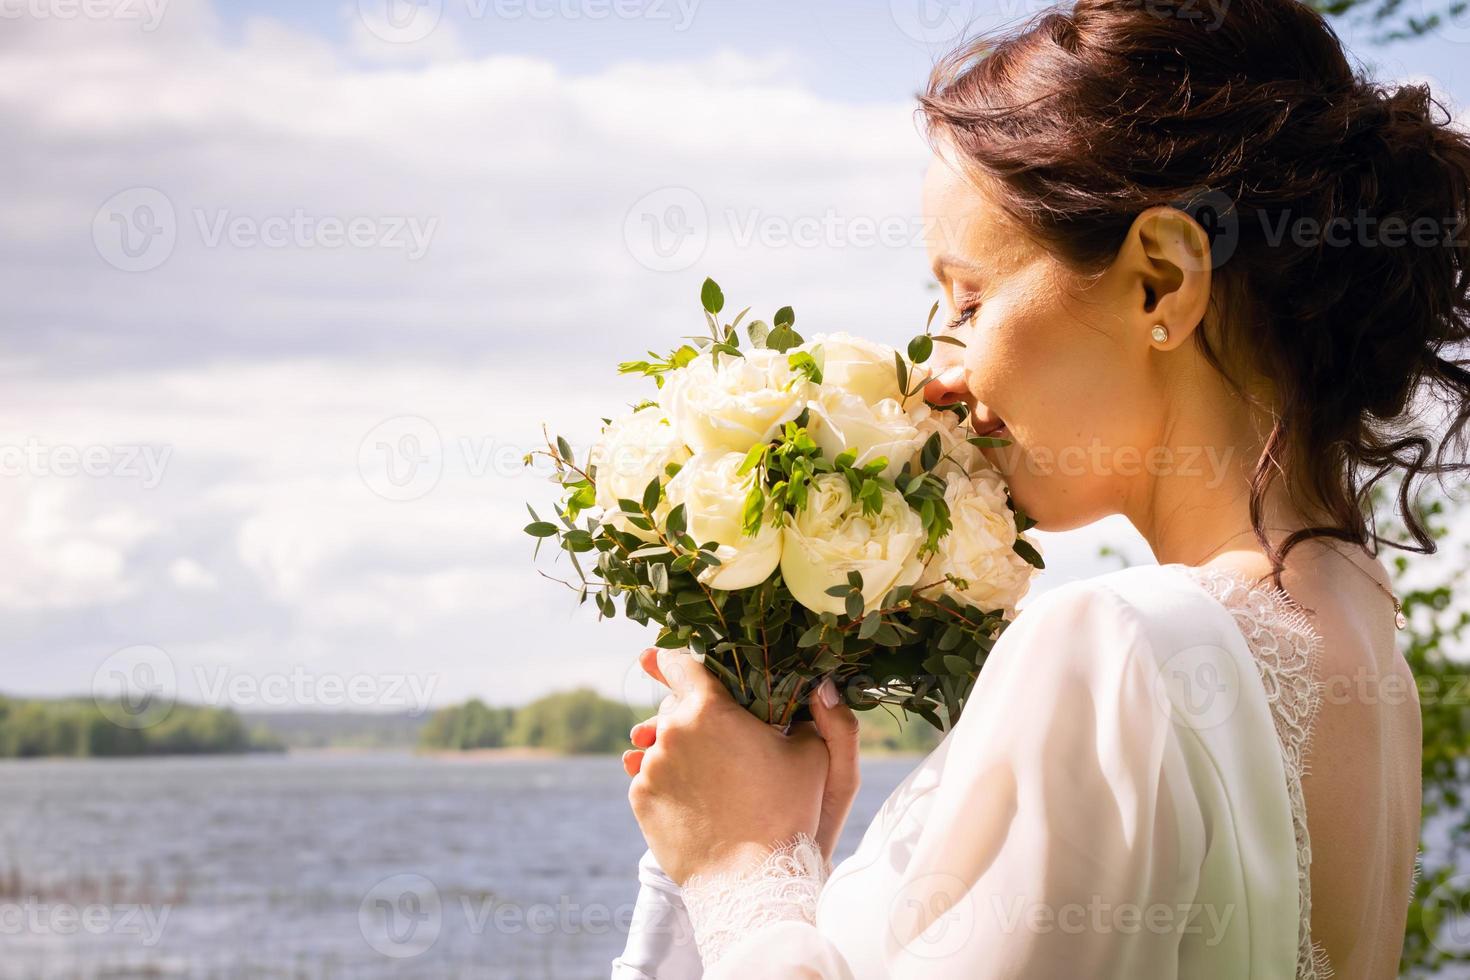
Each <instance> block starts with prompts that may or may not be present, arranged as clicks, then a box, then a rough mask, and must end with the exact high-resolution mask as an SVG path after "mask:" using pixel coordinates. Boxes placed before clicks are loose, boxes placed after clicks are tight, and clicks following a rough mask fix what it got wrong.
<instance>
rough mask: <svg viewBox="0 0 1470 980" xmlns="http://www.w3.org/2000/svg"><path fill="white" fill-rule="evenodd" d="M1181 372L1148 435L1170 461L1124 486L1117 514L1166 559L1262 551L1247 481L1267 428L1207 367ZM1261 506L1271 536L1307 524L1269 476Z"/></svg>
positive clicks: (1191, 561)
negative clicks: (1159, 420)
mask: <svg viewBox="0 0 1470 980" xmlns="http://www.w3.org/2000/svg"><path fill="white" fill-rule="evenodd" d="M1187 370H1188V372H1189V373H1188V375H1187V377H1186V378H1185V379H1181V380H1176V381H1171V382H1170V383H1169V384H1168V385H1167V386H1166V390H1169V394H1170V395H1171V396H1172V397H1169V398H1168V399H1167V401H1168V403H1169V405H1170V406H1171V408H1170V410H1169V411H1167V412H1165V413H1164V422H1163V424H1162V425H1160V427H1159V430H1158V432H1157V433H1156V438H1155V440H1154V445H1156V446H1161V447H1164V449H1166V450H1167V451H1166V452H1164V453H1162V454H1160V455H1161V456H1162V457H1163V458H1165V459H1167V460H1169V461H1170V463H1169V465H1166V466H1162V467H1158V468H1157V470H1158V472H1150V473H1146V474H1144V475H1143V476H1141V477H1140V478H1139V480H1138V481H1137V482H1136V483H1135V484H1134V485H1133V486H1130V487H1128V488H1127V489H1126V501H1125V504H1124V507H1123V513H1124V514H1125V515H1126V516H1127V517H1128V519H1129V520H1130V521H1131V522H1132V524H1133V526H1134V527H1135V528H1137V529H1138V531H1139V533H1140V534H1142V535H1143V537H1144V538H1145V540H1147V541H1148V543H1149V546H1150V547H1151V548H1152V549H1153V552H1154V556H1155V557H1156V558H1157V559H1158V560H1159V561H1160V562H1162V563H1165V564H1172V563H1179V564H1185V565H1201V564H1204V563H1206V562H1208V561H1210V560H1211V559H1212V558H1214V557H1216V556H1218V555H1220V554H1223V553H1225V552H1227V551H1228V552H1240V551H1246V552H1252V553H1254V554H1255V555H1256V556H1261V555H1262V554H1263V551H1262V549H1261V547H1260V544H1259V542H1258V541H1257V540H1256V537H1255V532H1254V530H1253V528H1252V525H1251V516H1250V480H1251V473H1252V471H1253V470H1254V469H1255V465H1256V460H1257V459H1258V458H1259V457H1260V452H1261V448H1262V446H1263V444H1264V434H1265V432H1266V431H1268V427H1267V426H1263V424H1262V420H1261V419H1260V418H1259V417H1257V416H1256V415H1255V413H1254V412H1253V411H1252V409H1251V407H1250V405H1249V403H1248V402H1247V401H1246V400H1244V399H1242V398H1241V397H1240V396H1239V395H1238V394H1236V393H1235V391H1234V390H1233V389H1231V388H1230V387H1229V386H1228V385H1227V384H1226V383H1225V382H1224V381H1223V379H1219V376H1218V375H1217V374H1216V373H1215V372H1214V370H1213V368H1208V366H1207V365H1204V364H1202V363H1201V364H1193V365H1188V366H1187ZM1206 371H1207V372H1208V373H1206ZM1170 389H1172V390H1170ZM1263 503H1264V509H1263V517H1264V519H1265V524H1264V526H1265V529H1266V531H1267V533H1268V535H1269V536H1270V537H1271V539H1272V540H1279V538H1280V537H1281V534H1282V532H1284V531H1290V530H1294V529H1296V528H1299V527H1303V526H1305V523H1306V522H1305V521H1304V520H1303V519H1302V516H1301V514H1300V513H1299V512H1298V511H1297V509H1296V508H1295V507H1293V506H1292V504H1291V502H1290V494H1289V492H1288V491H1287V489H1286V487H1285V484H1284V481H1283V480H1282V479H1280V478H1278V479H1277V480H1275V481H1273V483H1272V485H1271V487H1270V489H1269V490H1268V491H1267V493H1266V498H1265V500H1264V502H1263Z"/></svg>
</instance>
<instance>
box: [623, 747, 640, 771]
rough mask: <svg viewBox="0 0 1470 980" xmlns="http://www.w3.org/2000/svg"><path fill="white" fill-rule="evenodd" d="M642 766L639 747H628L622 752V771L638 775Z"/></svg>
mask: <svg viewBox="0 0 1470 980" xmlns="http://www.w3.org/2000/svg"><path fill="white" fill-rule="evenodd" d="M642 768H643V752H642V751H641V750H639V749H629V750H628V751H626V752H624V753H623V772H625V773H627V774H628V775H629V776H636V775H638V771H639V770H640V769H642Z"/></svg>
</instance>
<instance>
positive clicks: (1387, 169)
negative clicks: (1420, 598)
mask: <svg viewBox="0 0 1470 980" xmlns="http://www.w3.org/2000/svg"><path fill="white" fill-rule="evenodd" d="M1193 10H1194V7H1193V5H1192V4H1189V3H1175V2H1170V0H1157V2H1151V3H1149V4H1139V3H1137V2H1125V0H1080V2H1078V3H1077V5H1076V7H1075V10H1073V11H1071V12H1068V13H1061V12H1056V13H1050V14H1047V15H1046V16H1044V17H1041V18H1040V19H1039V20H1037V21H1036V22H1035V23H1033V24H1032V25H1030V26H1029V27H1028V28H1027V29H1025V30H1022V31H1021V32H1019V33H1015V34H1012V35H1009V36H1006V37H1002V38H988V39H982V40H981V41H979V42H977V43H974V44H971V45H967V46H966V47H965V48H964V49H963V50H961V51H959V52H957V53H956V54H955V55H953V56H951V57H950V58H949V59H947V60H946V61H945V62H943V63H942V64H941V65H940V66H939V67H938V68H937V69H936V71H935V74H934V77H933V78H932V80H931V84H930V86H929V89H928V91H927V93H926V94H925V95H924V96H923V98H922V112H923V114H924V118H925V121H926V123H927V128H928V131H929V134H930V137H931V142H932V143H933V145H934V147H935V159H934V163H933V165H932V167H931V170H930V172H929V175H928V177H927V181H926V186H925V190H924V196H925V208H926V212H927V216H928V217H929V218H930V219H931V220H930V221H928V222H927V224H928V226H929V227H931V228H932V229H933V233H932V235H931V239H930V241H929V248H930V252H931V258H932V260H933V267H934V271H935V274H936V276H937V277H938V280H939V283H940V285H941V286H942V288H943V290H944V293H945V296H946V298H947V299H948V302H949V307H950V311H951V315H952V319H951V320H950V322H949V325H948V327H947V330H946V334H947V335H948V336H950V337H952V338H954V339H956V340H958V341H960V342H962V344H963V346H958V345H951V344H940V345H938V347H937V350H938V354H937V355H936V362H937V363H936V365H935V372H936V377H935V378H934V380H933V381H932V383H931V384H930V385H929V387H928V390H927V392H926V394H927V396H928V397H929V399H930V400H931V401H933V402H937V403H945V402H952V401H954V400H961V401H964V402H966V403H967V404H968V405H969V406H970V407H971V408H972V410H973V415H972V418H973V424H974V426H975V428H976V430H977V432H978V433H980V434H1000V435H1003V436H1005V437H1006V438H1008V439H1009V440H1011V442H1012V448H1010V449H1007V450H1004V451H994V450H992V451H988V452H990V454H991V457H992V459H993V461H994V462H995V463H996V464H997V465H999V466H1001V467H1002V468H1004V469H1005V470H1006V472H1007V474H1008V476H1009V478H1010V480H1011V484H1012V488H1013V492H1014V494H1015V497H1016V500H1017V502H1018V503H1019V504H1020V505H1021V506H1022V507H1023V508H1024V509H1025V511H1026V512H1027V513H1028V514H1031V515H1033V516H1034V517H1036V518H1037V520H1038V521H1039V522H1040V526H1041V527H1042V528H1043V529H1051V530H1062V529H1066V528H1071V527H1076V526H1079V525H1082V524H1086V523H1089V522H1091V521H1094V520H1096V519H1098V518H1100V517H1103V516H1106V515H1109V514H1123V515H1125V516H1126V517H1127V518H1128V519H1129V520H1130V521H1132V523H1133V524H1134V526H1136V527H1137V528H1138V530H1139V531H1140V532H1141V533H1142V534H1143V536H1144V537H1145V538H1146V539H1147V540H1148V542H1149V543H1150V545H1151V546H1152V548H1153V550H1154V553H1155V555H1156V556H1157V557H1158V559H1159V562H1160V563H1161V564H1160V565H1158V566H1151V567H1147V568H1136V569H1129V570H1126V571H1123V572H1118V573H1114V574H1112V575H1107V576H1103V577H1101V578H1099V579H1094V580H1091V581H1086V582H1080V583H1073V584H1071V585H1067V586H1065V587H1063V588H1059V589H1056V590H1054V591H1052V592H1049V593H1047V594H1045V595H1042V596H1040V597H1039V598H1037V599H1036V600H1035V601H1033V602H1032V603H1031V604H1030V605H1029V606H1028V607H1027V608H1026V609H1025V610H1024V611H1023V612H1022V613H1021V614H1020V616H1019V617H1018V618H1017V619H1016V620H1015V621H1014V622H1013V623H1012V624H1011V626H1010V628H1009V629H1008V630H1007V631H1006V632H1005V634H1004V635H1003V637H1002V639H1001V640H1000V642H999V643H998V644H997V645H996V647H995V650H994V652H993V654H992V655H991V657H990V659H989V661H988V662H987V664H986V666H985V669H984V670H983V671H982V673H981V676H980V679H979V681H978V683H977V685H976V688H975V691H974V693H973V695H972V697H971V700H970V701H969V703H968V706H967V708H966V710H965V712H964V714H963V716H962V717H961V718H960V719H959V721H958V723H957V724H956V725H955V727H954V728H953V730H952V731H951V732H950V733H949V734H948V736H947V737H946V738H945V740H944V741H943V742H942V743H941V744H940V746H939V747H938V748H937V749H936V750H935V751H934V752H933V753H932V754H931V755H930V756H929V757H928V758H926V759H925V760H924V761H923V762H922V763H921V764H920V766H919V768H918V769H917V770H916V771H915V772H914V773H913V774H911V775H910V776H909V777H908V778H907V779H906V780H905V782H904V783H903V784H902V785H901V786H900V787H899V788H898V789H897V790H895V791H894V793H893V795H892V796H891V797H890V798H889V800H888V802H887V803H886V804H885V805H884V807H883V808H882V810H881V811H880V813H879V814H878V816H877V818H876V819H875V821H874V823H873V824H872V826H870V827H869V828H868V830H867V833H866V836H865V837H864V839H863V841H862V843H861V845H860V847H859V848H858V851H857V853H856V854H854V855H853V856H852V857H850V858H848V859H847V860H846V861H844V862H843V863H842V864H841V865H840V866H839V867H837V868H836V869H835V871H832V870H830V869H829V867H828V861H829V860H830V857H831V853H832V848H833V845H834V842H835V841H836V839H837V835H838V832H839V830H840V829H841V826H842V823H843V821H844V819H845V817H846V815H847V812H848V808H849V805H850V803H851V801H852V797H853V794H854V792H855V790H856V788H857V785H858V771H857V748H856V722H855V720H854V716H853V714H852V712H851V711H850V710H849V709H848V708H847V707H846V705H845V704H843V700H844V699H843V698H842V697H841V694H842V692H837V691H835V690H833V689H832V687H831V685H830V682H829V683H828V684H827V685H824V687H823V688H822V689H820V692H819V693H820V694H821V698H819V699H818V700H816V701H814V703H813V706H812V707H813V715H814V718H815V723H814V726H813V727H812V728H811V729H810V730H800V731H796V732H793V733H792V734H790V735H783V734H781V733H780V732H778V731H776V730H774V729H770V728H767V727H766V726H763V725H761V724H760V723H759V722H757V721H755V720H754V719H753V718H751V717H750V716H749V715H747V714H746V713H745V712H744V711H742V710H741V709H740V707H739V706H737V705H736V704H734V703H733V702H732V701H731V700H730V698H729V697H728V696H727V695H726V694H725V693H724V691H723V689H722V688H721V687H720V686H719V685H718V684H717V683H715V681H714V679H713V678H712V677H710V676H709V675H708V673H707V672H706V671H705V670H703V669H702V668H701V667H699V666H698V665H697V664H694V663H692V661H690V660H689V658H688V657H687V655H683V654H674V653H669V652H667V651H664V652H658V653H654V652H653V651H648V652H647V653H645V655H644V665H645V668H646V669H647V670H648V671H649V672H650V673H651V674H653V675H654V676H655V677H657V678H659V679H660V680H663V681H664V682H665V683H668V684H669V685H670V686H671V689H672V692H673V696H672V697H671V698H670V699H668V700H666V702H665V705H664V706H663V708H662V709H661V711H660V713H659V715H658V716H657V717H656V718H654V719H650V720H649V721H647V722H644V723H642V724H640V725H639V726H637V727H636V728H635V729H634V731H633V734H632V737H633V742H634V745H635V746H637V748H635V749H634V750H633V751H630V752H628V753H627V754H626V756H625V760H624V761H625V766H626V768H627V770H628V772H629V774H630V776H631V777H632V782H631V785H630V790H629V796H630V800H631V802H632V805H633V808H634V812H635V814H636V815H637V817H638V820H639V822H640V825H641V826H642V829H643V831H644V834H645V836H646V837H647V839H648V842H649V845H650V849H651V851H652V853H653V854H654V855H655V856H656V857H657V859H658V861H659V863H660V864H661V865H662V866H663V868H664V869H665V870H666V871H667V872H668V875H669V877H670V878H671V879H672V880H673V881H675V882H679V883H681V884H682V885H683V900H684V903H685V904H686V905H687V907H688V912H689V916H690V920H691V921H692V925H693V930H694V935H695V938H696V939H697V942H698V951H699V953H700V956H701V957H702V959H703V969H704V972H705V975H706V976H708V977H716V976H718V977H749V976H804V977H822V978H828V977H926V978H927V977H990V976H995V977H1016V976H1022V977H1054V976H1055V977H1128V978H1135V977H1148V978H1158V977H1190V978H1198V977H1244V976H1252V977H1271V978H1279V977H1286V976H1291V975H1293V974H1294V975H1295V976H1297V977H1324V976H1327V975H1328V973H1329V970H1330V971H1331V972H1332V974H1333V975H1335V976H1337V977H1342V978H1357V977H1390V976H1394V975H1395V974H1396V968H1397V963H1398V958H1399V954H1400V949H1401V942H1402V936H1403V929H1404V920H1405V914H1406V909H1407V906H1408V903H1409V898H1410V893H1411V883H1412V878H1413V873H1414V862H1415V854H1416V843H1417V839H1418V830H1419V800H1420V787H1419V778H1418V775H1419V770H1420V730H1419V714H1418V704H1417V701H1416V699H1415V696H1414V686H1413V682H1412V678H1411V677H1409V675H1408V671H1407V668H1406V666H1405V664H1404V662H1403V660H1402V658H1401V657H1400V656H1399V655H1398V654H1397V652H1396V648H1395V625H1396V616H1397V614H1398V608H1397V606H1398V604H1397V601H1396V600H1395V598H1394V596H1393V594H1392V592H1391V591H1390V589H1389V584H1388V577H1387V575H1386V574H1385V572H1384V569H1383V567H1382V565H1381V564H1380V563H1379V561H1378V560H1377V559H1376V558H1375V557H1374V555H1375V553H1376V550H1377V545H1378V543H1379V542H1378V539H1377V537H1376V534H1375V532H1374V529H1373V525H1372V523H1371V518H1365V516H1364V513H1365V511H1364V507H1363V504H1364V501H1365V499H1366V494H1367V493H1368V492H1369V490H1370V489H1371V487H1372V485H1373V484H1374V483H1376V482H1377V481H1378V480H1380V479H1382V478H1384V477H1385V476H1399V477H1402V478H1404V479H1405V480H1406V481H1408V482H1409V483H1410V484H1412V483H1413V481H1414V479H1415V478H1417V477H1420V476H1422V475H1424V474H1425V473H1427V472H1433V471H1437V470H1438V471H1443V470H1445V469H1449V468H1459V467H1462V466H1463V465H1464V454H1463V443H1462V441H1461V435H1462V429H1463V426H1464V424H1465V421H1466V418H1467V416H1470V405H1467V393H1470V374H1467V373H1466V371H1465V370H1464V369H1463V367H1462V366H1461V364H1460V363H1459V362H1456V361H1455V360H1454V358H1455V357H1456V356H1457V349H1458V348H1459V346H1460V345H1461V344H1463V343H1464V341H1465V340H1466V338H1467V332H1470V331H1467V314H1470V303H1467V295H1466V293H1467V285H1470V275H1467V270H1470V252H1467V246H1466V242H1465V238H1466V231H1465V229H1464V228H1463V227H1462V226H1461V225H1462V219H1463V217H1464V215H1465V214H1466V206H1467V188H1470V142H1467V139H1466V137H1465V136H1464V135H1462V134H1461V133H1460V132H1458V131H1456V130H1454V129H1452V128H1450V127H1449V126H1448V125H1447V123H1446V122H1445V120H1444V119H1442V118H1440V117H1439V116H1440V113H1438V112H1437V111H1436V110H1437V109H1438V106H1437V105H1436V104H1435V103H1434V102H1433V101H1432V100H1431V98H1430V96H1429V93H1428V92H1427V90H1426V89H1424V88H1423V87H1420V86H1405V87H1400V88H1385V87H1381V86H1379V85H1376V84H1373V83H1371V82H1369V81H1367V80H1365V79H1363V78H1361V77H1359V76H1356V75H1355V74H1354V72H1353V70H1352V69H1351V68H1350V66H1349V64H1348V62H1347V61H1346V59H1345V57H1344V54H1343V51H1342V49H1341V47H1340V45H1339V42H1338V40H1337V39H1336V37H1335V36H1334V35H1333V33H1332V32H1331V30H1330V29H1329V28H1328V27H1327V26H1326V25H1325V23H1324V22H1323V21H1322V20H1321V18H1320V17H1318V16H1317V15H1316V14H1315V13H1313V12H1311V11H1310V10H1309V9H1307V8H1306V7H1305V6H1303V5H1301V4H1299V3H1297V2H1295V0H1235V2H1233V3H1232V4H1231V5H1230V6H1229V8H1228V10H1227V12H1226V13H1225V15H1224V17H1223V20H1222V21H1220V22H1219V23H1218V24H1216V23H1215V22H1213V21H1210V22H1206V21H1204V20H1201V19H1198V18H1197V17H1195V16H1193V14H1192V11H1193ZM1415 228H1417V229H1418V233H1417V234H1414V233H1412V229H1415ZM1405 499H1406V498H1404V497H1400V498H1399V499H1398V501H1397V504H1396V506H1397V507H1398V509H1399V511H1400V512H1401V514H1400V516H1401V517H1403V518H1404V519H1405V520H1406V521H1407V522H1408V526H1409V528H1410V529H1411V533H1412V534H1413V536H1414V537H1415V539H1416V540H1415V542H1413V544H1414V545H1415V547H1417V548H1420V549H1432V545H1431V542H1430V541H1429V539H1428V536H1427V535H1426V534H1425V533H1424V530H1423V528H1422V527H1420V525H1419V524H1418V523H1417V522H1416V521H1415V520H1414V517H1413V515H1412V514H1410V513H1407V512H1406V507H1405V504H1404V501H1405Z"/></svg>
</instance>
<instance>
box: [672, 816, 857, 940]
mask: <svg viewBox="0 0 1470 980" xmlns="http://www.w3.org/2000/svg"><path fill="white" fill-rule="evenodd" d="M831 873H832V868H831V865H830V864H828V862H827V861H826V859H824V858H823V857H822V849H821V848H820V847H818V846H817V842H816V841H815V840H813V839H812V838H811V837H809V836H807V835H806V834H797V835H796V837H794V838H792V839H791V840H790V841H787V842H786V843H783V844H779V845H777V846H776V848H775V849H774V850H772V851H771V853H770V854H768V855H766V857H765V859H764V860H763V861H761V863H760V864H758V865H756V866H755V867H754V868H751V869H749V870H745V871H741V872H738V873H733V874H722V875H694V876H693V877H691V878H689V880H687V881H685V882H684V886H683V889H682V893H683V897H684V907H685V908H686V909H688V910H689V923H690V925H691V926H693V928H694V944H695V946H696V947H697V948H698V949H699V958H700V960H702V961H703V962H704V965H705V967H706V968H708V967H710V966H711V965H712V964H713V963H714V962H715V961H716V960H718V959H719V958H720V957H721V956H722V955H724V953H725V951H726V950H727V949H728V948H729V947H730V946H732V945H734V943H736V942H737V941H738V940H740V939H741V938H742V937H744V936H746V935H748V934H749V933H750V932H751V931H752V930H754V929H756V928H758V927H760V926H763V925H766V924H768V923H771V922H784V921H786V920H788V919H797V920H800V921H802V922H806V923H814V922H815V921H816V917H817V897H818V896H819V895H820V894H821V893H822V886H823V885H824V884H826V881H827V876H828V875H829V874H831Z"/></svg>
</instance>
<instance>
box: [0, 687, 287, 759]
mask: <svg viewBox="0 0 1470 980" xmlns="http://www.w3.org/2000/svg"><path fill="white" fill-rule="evenodd" d="M279 748H280V746H279V745H278V744H276V743H275V742H274V741H273V740H272V739H270V738H269V737H267V736H263V735H260V734H255V733H252V732H250V731H249V730H248V729H247V728H246V727H245V725H244V723H243V722H242V721H241V720H240V716H239V715H237V714H235V712H233V711H231V710H229V709H228V708H206V707H199V706H195V705H188V704H176V705H173V706H172V708H171V709H170V710H169V712H168V714H167V716H165V717H164V718H162V719H161V720H159V721H158V722H157V723H155V724H152V725H149V726H148V727H145V728H130V727H126V726H123V725H118V724H117V723H116V722H114V721H113V720H112V719H111V718H109V717H108V713H107V712H104V711H103V710H102V708H101V707H100V706H99V705H98V704H97V703H96V702H94V701H90V700H86V699H82V698H77V699H71V700H59V701H42V700H19V699H15V698H7V697H3V696H0V758H34V757H40V756H76V757H94V756H95V757H106V756H134V755H191V754H198V753H219V752H259V751H272V750H277V749H279Z"/></svg>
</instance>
